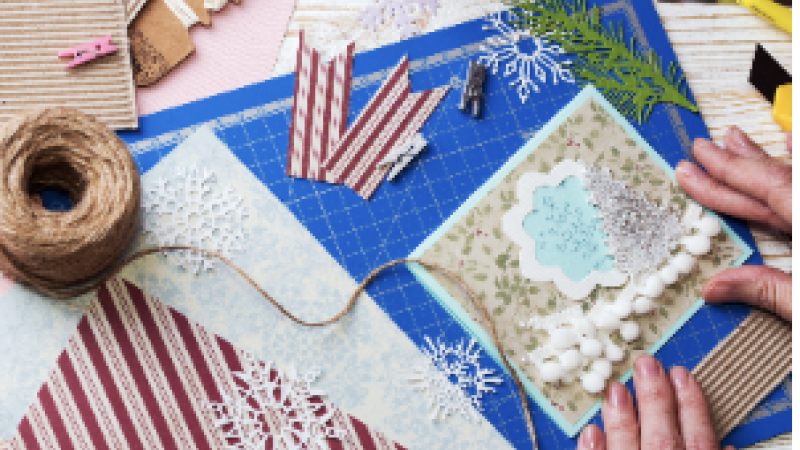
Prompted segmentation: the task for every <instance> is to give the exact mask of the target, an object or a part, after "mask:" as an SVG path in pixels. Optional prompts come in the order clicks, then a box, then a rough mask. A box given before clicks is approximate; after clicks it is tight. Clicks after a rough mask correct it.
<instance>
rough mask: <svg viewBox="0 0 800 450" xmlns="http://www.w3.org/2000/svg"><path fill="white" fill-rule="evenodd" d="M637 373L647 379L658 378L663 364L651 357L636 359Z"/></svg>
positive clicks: (644, 356)
mask: <svg viewBox="0 0 800 450" xmlns="http://www.w3.org/2000/svg"><path fill="white" fill-rule="evenodd" d="M636 373H638V374H639V376H641V377H645V378H649V377H654V376H657V375H659V374H660V373H661V364H659V362H658V361H656V359H655V358H653V357H652V356H650V355H642V356H640V357H638V358H637V359H636Z"/></svg>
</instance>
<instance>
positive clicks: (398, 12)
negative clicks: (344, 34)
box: [359, 0, 439, 39]
mask: <svg viewBox="0 0 800 450" xmlns="http://www.w3.org/2000/svg"><path fill="white" fill-rule="evenodd" d="M423 9H427V10H428V12H429V13H431V14H432V15H436V11H437V10H438V9H439V2H438V0H376V3H375V4H374V5H370V6H368V7H367V8H366V9H365V10H364V12H362V13H361V15H360V16H359V19H360V20H361V25H362V26H363V27H364V28H366V29H370V30H371V31H373V32H375V31H377V30H378V26H379V25H381V24H384V23H387V22H388V21H389V20H390V19H389V18H390V17H391V18H394V25H395V27H397V28H398V29H399V30H400V37H401V38H403V39H405V38H408V37H411V36H413V35H415V34H418V33H419V32H420V29H419V25H418V24H417V21H416V19H415V18H414V16H413V14H414V12H421V11H422V10H423Z"/></svg>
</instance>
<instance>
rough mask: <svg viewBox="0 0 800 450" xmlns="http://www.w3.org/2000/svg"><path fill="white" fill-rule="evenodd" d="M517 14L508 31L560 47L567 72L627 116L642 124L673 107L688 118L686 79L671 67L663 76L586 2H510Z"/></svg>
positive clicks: (654, 58) (651, 58)
mask: <svg viewBox="0 0 800 450" xmlns="http://www.w3.org/2000/svg"><path fill="white" fill-rule="evenodd" d="M508 4H509V5H510V6H511V7H513V8H514V9H515V10H516V13H517V14H514V15H512V17H513V18H512V19H511V21H510V22H511V23H510V24H511V25H514V26H516V27H518V28H519V29H522V30H530V32H531V34H533V35H536V36H540V37H542V38H544V39H547V40H549V41H552V42H554V43H557V44H559V45H560V46H561V47H562V48H563V49H564V51H565V52H566V53H567V54H571V55H574V56H575V57H576V59H575V61H573V63H572V65H571V66H570V67H571V70H572V72H573V74H574V75H575V77H576V78H577V79H579V80H580V81H581V82H582V83H583V84H584V85H585V84H593V85H595V87H597V88H598V89H599V90H600V91H601V92H602V93H603V94H604V95H605V97H606V98H607V99H608V100H609V101H610V102H611V103H612V104H613V105H614V106H615V107H616V108H617V109H618V110H619V111H620V112H621V113H623V114H624V115H625V116H627V117H629V118H631V119H634V120H637V121H638V122H639V123H640V124H641V123H642V122H644V121H646V120H647V119H648V118H649V117H650V114H651V113H652V111H653V107H654V106H655V105H656V104H657V103H672V104H675V105H678V106H681V107H683V108H686V109H688V110H689V111H692V112H697V111H698V109H697V105H695V104H694V103H693V102H692V101H690V100H689V99H688V98H687V96H686V83H685V81H686V79H685V76H684V75H682V74H679V73H678V72H679V69H678V66H677V65H676V64H675V63H671V64H670V65H669V68H668V69H667V72H666V74H665V73H664V71H663V67H662V65H663V63H662V59H661V58H659V57H658V55H656V53H655V51H654V50H651V51H649V52H647V53H642V52H641V51H639V50H637V49H636V45H635V44H636V43H635V38H634V37H631V38H630V41H629V42H628V43H627V44H626V42H625V33H624V30H623V27H622V24H620V23H612V24H611V26H610V29H607V28H606V27H604V26H603V24H602V23H601V22H600V16H601V9H600V7H599V6H594V7H592V8H591V9H589V8H588V7H587V4H586V0H508Z"/></svg>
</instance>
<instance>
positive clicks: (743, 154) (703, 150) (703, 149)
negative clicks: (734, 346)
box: [577, 127, 792, 450]
mask: <svg viewBox="0 0 800 450" xmlns="http://www.w3.org/2000/svg"><path fill="white" fill-rule="evenodd" d="M788 149H789V152H791V151H792V137H791V134H790V135H789V136H788ZM693 152H694V155H693V156H694V159H695V160H696V163H694V162H690V161H681V162H680V164H678V168H677V170H676V176H677V179H678V183H679V184H680V185H681V187H682V188H683V189H684V190H685V191H686V193H687V194H689V195H690V196H691V197H693V198H694V199H695V200H697V201H698V202H699V203H701V204H702V205H704V206H706V207H708V208H710V209H713V210H716V211H719V212H721V213H724V214H729V215H731V216H736V217H740V218H743V219H745V220H748V221H752V222H760V223H763V224H766V225H769V226H771V227H773V228H775V229H777V230H780V231H782V232H784V233H787V234H789V235H791V233H792V169H791V166H789V165H787V164H784V163H782V162H780V161H778V160H775V159H773V158H772V157H770V156H769V155H768V154H767V153H766V152H764V150H763V149H762V148H761V147H759V146H758V145H756V144H755V143H753V141H752V140H751V139H750V138H749V137H748V136H747V135H746V134H744V133H743V132H742V131H741V130H739V129H738V128H736V127H732V128H730V129H729V130H728V132H727V133H726V135H725V139H724V143H723V146H718V145H716V144H714V143H712V142H710V141H707V140H705V139H698V140H696V141H695V143H694V148H693ZM698 164H699V165H698ZM700 166H702V167H703V168H704V169H705V171H704V170H702V169H701V167H700ZM703 298H704V299H705V300H706V301H707V302H709V303H746V304H749V305H752V306H755V307H758V308H762V309H765V310H767V311H771V312H772V313H774V314H777V315H779V316H780V317H782V318H783V319H785V320H787V321H789V322H791V320H792V303H791V302H792V277H791V275H790V274H787V273H785V272H783V271H781V270H778V269H774V268H770V267H763V266H743V267H737V268H732V269H728V270H726V271H724V272H722V273H720V274H718V275H716V276H714V277H712V278H711V279H710V280H709V281H708V283H707V284H706V285H705V286H704V288H703ZM633 385H634V388H635V389H636V405H634V397H633V395H632V394H631V393H630V392H629V391H628V389H627V388H626V387H625V386H624V385H622V384H620V383H617V382H614V383H611V385H610V386H609V387H608V390H607V391H606V396H605V399H604V400H603V408H602V418H603V424H604V428H605V432H604V431H602V430H601V429H600V428H599V427H598V426H596V425H590V426H588V427H586V428H585V429H584V430H583V432H582V433H581V435H580V437H579V438H578V447H577V448H578V450H637V449H645V450H673V449H677V450H720V444H719V439H718V438H717V436H716V433H715V431H714V427H713V424H712V421H711V414H710V412H709V410H708V402H707V401H706V398H705V395H703V391H702V390H701V389H700V385H699V384H698V383H697V380H695V379H694V377H693V376H692V374H691V373H690V372H689V371H687V370H686V369H684V368H683V367H673V368H672V370H670V371H669V373H667V371H666V370H664V368H663V367H662V366H661V364H660V363H659V362H658V361H657V360H656V359H655V358H653V357H652V356H650V355H642V356H640V357H638V358H637V359H636V362H635V363H634V373H633ZM637 405H638V410H637ZM732 449H733V447H731V446H728V447H725V449H724V450H732Z"/></svg>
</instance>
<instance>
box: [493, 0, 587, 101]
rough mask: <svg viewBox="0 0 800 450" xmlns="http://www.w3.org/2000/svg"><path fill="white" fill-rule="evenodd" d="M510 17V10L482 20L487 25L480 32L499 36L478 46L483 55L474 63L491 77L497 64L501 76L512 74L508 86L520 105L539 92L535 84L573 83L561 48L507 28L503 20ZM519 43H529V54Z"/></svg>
mask: <svg viewBox="0 0 800 450" xmlns="http://www.w3.org/2000/svg"><path fill="white" fill-rule="evenodd" d="M512 15H513V13H512V12H510V11H505V12H503V11H497V12H496V13H494V14H490V15H488V16H487V17H486V21H487V22H488V24H487V25H484V27H483V29H484V30H486V31H497V32H499V34H498V35H495V36H491V37H489V38H487V39H486V41H485V42H484V44H482V45H481V50H482V51H483V52H485V53H487V54H486V55H483V56H481V57H480V58H479V59H478V61H479V62H481V63H483V64H486V65H487V66H488V68H489V70H490V71H491V72H492V73H493V74H495V75H497V72H498V70H499V69H500V66H501V65H504V67H505V68H504V70H503V76H505V77H509V76H512V75H515V77H516V78H515V79H514V81H512V82H511V85H512V86H515V87H516V88H517V94H518V95H519V98H520V100H522V103H525V102H526V101H528V98H529V97H530V95H531V93H532V92H539V83H541V84H544V83H547V82H548V80H549V82H551V83H553V84H558V83H559V82H565V83H574V82H575V77H574V76H573V75H572V71H571V70H570V69H569V68H568V67H567V66H569V65H570V64H571V61H570V60H567V59H564V58H563V55H564V49H563V48H561V46H559V45H557V44H553V45H548V44H547V43H546V41H545V40H544V39H543V38H541V37H539V36H533V35H531V34H530V33H529V32H528V31H523V30H518V29H516V28H514V27H513V26H511V25H509V24H508V23H506V20H504V19H503V17H504V16H506V17H508V18H512ZM523 42H529V43H530V44H531V45H532V46H533V49H532V51H530V52H528V51H525V50H523V49H522V48H521V45H522V43H523Z"/></svg>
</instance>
